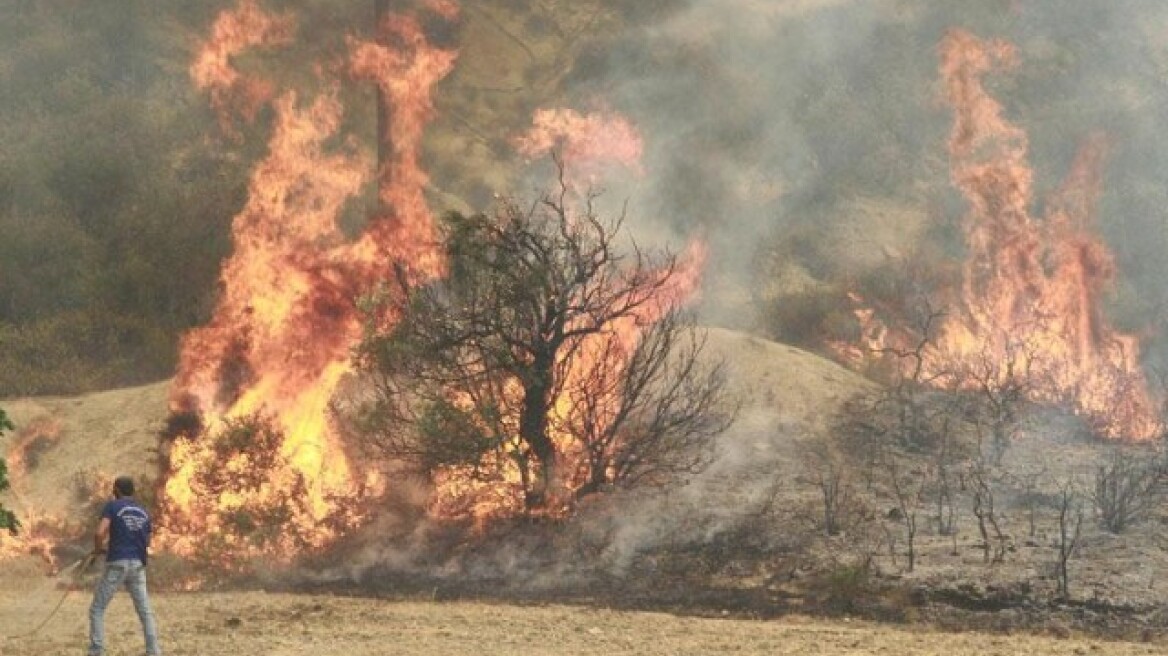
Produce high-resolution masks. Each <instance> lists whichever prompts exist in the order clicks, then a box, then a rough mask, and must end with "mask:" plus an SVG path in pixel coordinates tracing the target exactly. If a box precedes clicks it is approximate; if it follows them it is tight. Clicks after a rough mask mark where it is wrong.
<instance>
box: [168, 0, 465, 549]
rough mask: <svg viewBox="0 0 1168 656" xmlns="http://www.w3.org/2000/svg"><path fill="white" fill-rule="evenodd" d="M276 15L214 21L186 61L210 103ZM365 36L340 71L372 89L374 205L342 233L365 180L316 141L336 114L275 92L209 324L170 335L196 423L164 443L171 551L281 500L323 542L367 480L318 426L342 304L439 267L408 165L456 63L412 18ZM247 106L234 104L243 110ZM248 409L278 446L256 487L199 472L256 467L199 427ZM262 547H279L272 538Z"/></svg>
mask: <svg viewBox="0 0 1168 656" xmlns="http://www.w3.org/2000/svg"><path fill="white" fill-rule="evenodd" d="M432 4H434V3H432ZM452 7H453V5H451V3H436V4H434V9H435V10H441V14H442V15H443V16H448V17H453V16H454V15H455V14H454V12H453V10H452ZM287 20H288V19H286V18H285V19H279V20H278V19H276V18H273V17H271V16H268V15H266V14H264V13H263V12H262V11H261V10H260V9H259V8H258V7H257V6H256V5H255V3H254V2H251V1H250V0H244V2H243V3H242V4H241V5H240V7H239V8H238V9H237V10H235V11H231V12H226V13H225V14H224V15H223V16H222V17H221V18H220V19H219V20H218V21H216V24H215V31H214V34H213V37H212V39H211V40H209V41H208V42H207V44H205V46H204V48H203V50H202V52H201V54H200V55H199V57H198V59H197V62H198V63H197V64H196V66H195V67H193V68H192V72H193V75H194V77H195V80H196V83H198V84H199V85H200V87H203V88H207V89H208V90H209V91H210V93H211V97H212V103H213V104H215V105H217V106H219V105H222V104H223V103H225V102H226V99H230V98H232V97H233V93H230V91H231V90H232V89H235V88H237V87H238V86H239V84H240V83H239V80H240V79H241V77H240V75H239V74H238V73H236V72H235V71H234V69H232V68H231V66H230V65H229V64H228V63H227V60H228V59H229V57H230V55H231V54H234V53H237V52H239V50H240V49H241V48H243V47H245V46H248V45H255V44H262V43H269V42H271V40H272V38H273V37H272V35H273V34H280V35H283V34H284V32H283V31H282V30H277V29H276V28H275V27H274V26H276V25H285V24H286V21H287ZM379 30H380V36H379V40H378V43H366V42H362V41H359V40H357V39H352V40H351V41H350V62H349V69H350V71H351V73H352V74H353V75H355V76H357V77H360V78H366V79H372V80H374V81H375V82H376V83H377V84H378V85H379V87H380V88H381V89H382V90H383V92H384V94H383V96H382V97H383V99H384V101H385V103H386V105H387V107H386V113H387V114H388V115H389V116H390V117H391V120H390V121H389V122H388V126H387V127H386V128H385V130H384V133H383V134H382V135H380V136H381V137H382V138H384V139H387V140H389V141H390V142H391V143H392V145H393V150H392V152H393V156H392V158H391V159H390V160H389V161H388V162H386V163H385V164H384V166H383V168H382V169H381V171H379V172H378V178H377V183H378V187H379V198H380V201H381V208H380V210H379V212H378V214H377V216H375V217H374V218H373V219H372V220H371V221H370V224H369V227H368V228H367V230H366V231H365V233H364V234H363V235H362V236H361V237H360V238H359V239H357V240H356V241H350V240H347V239H346V238H345V236H344V234H343V233H342V232H341V230H340V228H339V225H338V219H339V216H340V214H341V211H342V209H343V207H344V205H345V203H346V202H348V201H349V200H350V199H351V198H352V197H353V196H354V195H356V194H357V193H358V192H359V190H360V189H361V187H362V185H364V184H365V183H366V182H367V181H368V180H367V179H368V177H369V175H368V173H367V172H368V171H370V170H371V169H372V168H373V166H372V158H371V157H370V156H368V155H367V154H364V153H362V152H361V149H360V148H358V147H357V146H355V145H353V144H350V143H343V144H342V145H341V146H340V147H337V146H335V145H333V146H326V145H325V144H326V143H328V142H329V141H330V140H334V138H335V136H336V134H337V132H338V129H339V126H340V122H341V119H342V115H343V110H342V107H341V105H340V103H339V101H338V100H337V94H336V93H335V92H333V91H325V92H323V93H321V94H320V95H319V96H318V97H316V98H315V99H313V100H312V101H311V102H308V103H303V102H301V101H300V99H299V98H298V97H297V96H296V95H295V94H294V93H292V92H285V93H283V94H281V95H280V96H279V97H278V98H277V99H276V100H275V101H274V102H273V104H272V105H273V110H274V114H275V120H274V124H275V125H274V128H273V134H272V138H271V143H270V146H269V153H268V155H267V157H266V158H265V159H264V160H263V161H262V162H261V163H260V164H259V165H258V166H257V168H256V170H255V172H254V173H253V174H252V178H251V182H250V185H249V200H248V202H247V204H246V206H245V207H244V209H243V211H242V212H240V214H239V215H238V216H237V217H236V218H235V221H234V224H233V228H232V230H233V236H234V243H235V250H234V253H233V254H232V256H231V258H230V259H229V260H228V261H227V263H226V264H225V266H224V268H223V273H222V276H221V280H222V296H221V298H220V301H219V303H218V306H217V308H216V310H215V313H214V317H213V318H212V320H211V322H210V323H209V324H208V325H206V326H204V327H202V328H199V329H197V330H195V331H192V332H191V333H190V334H188V335H187V336H186V337H185V338H184V340H183V343H182V348H181V359H180V365H179V370H178V374H177V376H176V378H175V383H174V388H173V391H172V402H171V403H172V410H174V411H175V412H176V413H185V414H192V413H193V414H197V415H198V416H199V417H200V418H201V422H200V423H201V428H202V430H201V431H190V432H197V433H198V434H184V435H180V436H179V437H178V438H177V439H176V440H175V441H174V442H173V443H172V445H171V448H170V450H169V453H168V459H169V463H170V471H169V472H168V476H167V481H166V485H165V489H164V494H163V507H164V510H165V522H164V523H165V525H166V527H167V529H168V539H169V541H170V544H171V546H172V548H174V549H175V550H177V551H179V552H190V551H192V550H193V549H195V548H196V547H197V546H198V544H197V543H199V542H200V541H201V542H204V543H205V542H207V541H208V540H211V539H220V540H223V539H225V538H223V534H225V533H227V532H226V531H225V530H224V528H225V527H224V526H223V523H224V522H225V521H228V520H227V519H225V518H233V517H234V518H238V517H239V516H240V515H241V514H244V513H247V512H249V511H254V510H255V509H266V508H271V507H273V505H278V506H279V505H280V504H281V503H282V502H283V501H287V500H293V501H295V503H291V504H283V505H282V506H280V507H281V508H283V511H284V512H286V513H287V512H290V516H287V517H283V518H282V520H283V521H284V523H285V529H286V531H285V533H286V534H289V535H292V536H294V537H295V538H296V541H297V543H298V544H307V545H308V546H320V545H323V544H326V543H327V542H328V541H330V540H331V539H333V538H334V537H335V534H334V531H335V530H336V528H337V524H338V522H337V521H328V520H337V518H338V517H341V518H344V517H345V516H346V513H349V512H351V510H352V507H353V506H354V504H355V502H356V501H357V499H358V497H359V496H360V495H361V494H362V493H363V492H366V491H368V488H369V486H371V485H373V486H375V485H377V481H376V480H374V479H371V478H369V477H367V476H365V475H362V474H361V473H360V472H357V471H355V467H354V466H353V464H352V463H351V462H350V461H349V459H348V457H347V456H346V453H345V451H344V449H343V445H342V444H341V443H340V442H339V440H338V438H337V436H336V434H335V432H334V430H333V429H332V428H331V427H330V425H329V422H328V404H329V402H330V399H331V398H332V395H333V392H334V390H335V389H336V386H337V384H338V382H339V381H340V380H341V378H342V377H343V376H344V375H345V373H346V372H348V371H349V367H350V365H349V356H350V349H351V348H352V345H353V344H354V343H355V342H356V340H357V339H358V338H359V336H360V323H359V320H358V312H357V308H356V306H355V303H354V299H355V298H357V297H358V296H359V294H361V293H362V292H363V291H364V290H366V289H367V288H368V287H369V286H370V285H372V284H373V283H374V282H375V281H376V280H377V279H378V278H379V277H381V276H384V275H385V273H386V271H387V267H388V266H389V265H390V264H391V263H393V262H408V263H409V264H410V265H411V267H412V268H414V269H415V270H419V271H422V272H424V273H431V274H432V273H433V272H435V271H436V270H437V269H438V263H439V256H438V253H437V249H436V248H435V241H436V240H435V237H434V235H433V231H434V227H433V226H434V224H433V220H432V218H431V216H430V213H429V210H428V208H427V207H426V205H425V202H424V199H423V195H422V194H423V189H424V186H425V184H426V176H425V174H424V173H423V172H422V171H421V168H420V166H419V165H418V160H419V150H420V147H421V135H422V133H423V130H424V126H425V124H426V122H427V121H428V120H429V118H430V114H431V104H430V93H431V90H432V88H433V86H434V84H435V83H436V82H437V81H438V80H440V79H442V78H443V77H444V76H445V75H446V74H447V73H449V71H450V70H451V68H452V66H453V62H454V59H455V57H456V54H455V53H453V52H449V51H445V50H441V49H438V48H434V47H432V46H431V45H430V44H428V43H427V42H426V39H425V38H424V36H423V32H422V29H421V27H420V23H419V21H418V19H417V18H415V17H413V16H406V15H402V16H398V15H395V16H390V17H389V18H387V20H386V21H385V23H384V24H383V25H381V26H379ZM289 38H290V36H289ZM326 86H327V85H326ZM248 98H251V96H248ZM249 108H250V105H248V104H247V103H245V104H244V105H243V108H242V109H243V111H244V112H245V113H246V112H247V111H248V110H249ZM257 416H263V417H270V418H271V422H272V424H273V426H272V428H273V429H274V431H275V432H276V433H277V434H278V435H279V436H280V437H281V439H282V444H281V445H280V446H279V454H278V455H279V457H278V458H275V459H274V460H271V461H265V468H266V469H267V470H268V471H265V472H262V473H261V474H262V476H263V477H264V478H265V480H264V481H263V482H262V484H260V485H258V486H253V487H254V488H255V489H251V488H248V490H247V493H246V494H244V493H243V492H242V491H241V489H242V488H241V487H240V485H233V484H226V485H225V484H223V477H222V476H214V477H210V476H208V475H207V474H208V472H212V471H226V472H227V473H228V474H230V473H231V472H232V471H233V469H232V468H237V469H238V470H239V471H238V473H239V474H240V475H242V474H243V473H245V472H244V469H246V468H251V469H255V468H256V467H258V466H259V465H257V463H256V462H255V458H254V455H253V454H249V453H247V448H245V447H246V446H247V445H240V448H238V449H235V450H234V451H233V450H232V449H231V448H226V447H225V445H224V444H222V443H221V441H217V440H216V439H214V437H213V436H215V435H216V434H217V433H218V432H220V431H223V430H225V429H226V428H228V427H229V426H230V425H231V422H232V421H233V420H239V419H244V418H249V417H257ZM228 446H231V445H228ZM252 473H253V474H254V472H252ZM208 480H214V481H216V482H217V484H215V485H212V484H210V483H208ZM289 509H290V510H289ZM256 512H258V511H256ZM228 542H229V544H228V545H227V546H229V547H237V548H242V546H241V545H237V544H230V540H228ZM273 545H274V547H275V548H276V549H278V550H284V548H285V547H287V546H289V545H287V544H284V543H283V542H281V541H280V540H276V541H274V543H273Z"/></svg>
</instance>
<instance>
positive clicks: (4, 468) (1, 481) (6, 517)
mask: <svg viewBox="0 0 1168 656" xmlns="http://www.w3.org/2000/svg"><path fill="white" fill-rule="evenodd" d="M13 428H15V426H13V425H12V422H11V421H9V419H8V415H7V414H5V413H4V409H3V408H0V434H3V432H4V431H6V430H12V429H13ZM8 487H9V483H8V463H6V462H4V459H3V458H0V492H3V491H5V490H7V489H8ZM0 529H7V530H8V532H9V533H11V534H12V535H16V533H17V531H19V530H20V520H18V519H16V514H15V513H13V512H12V511H11V510H8V509H7V508H5V507H4V505H3V504H0Z"/></svg>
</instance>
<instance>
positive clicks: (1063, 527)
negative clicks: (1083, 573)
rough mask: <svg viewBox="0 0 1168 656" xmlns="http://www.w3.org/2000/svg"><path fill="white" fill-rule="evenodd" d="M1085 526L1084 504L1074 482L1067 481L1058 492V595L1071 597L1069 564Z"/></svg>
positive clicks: (1056, 567) (1056, 566)
mask: <svg viewBox="0 0 1168 656" xmlns="http://www.w3.org/2000/svg"><path fill="white" fill-rule="evenodd" d="M1082 527H1083V505H1082V503H1080V501H1079V495H1078V493H1076V492H1075V487H1074V484H1073V482H1071V481H1066V482H1064V483H1063V484H1062V485H1060V486H1059V492H1058V543H1057V544H1056V545H1055V546H1056V548H1057V549H1058V552H1057V556H1058V560H1057V561H1056V562H1055V576H1056V578H1057V579H1058V596H1059V598H1060V599H1070V596H1071V593H1070V586H1071V575H1070V569H1069V567H1068V564H1069V562H1070V560H1071V557H1072V556H1074V555H1075V549H1076V548H1077V547H1078V546H1079V537H1080V535H1081V529H1082Z"/></svg>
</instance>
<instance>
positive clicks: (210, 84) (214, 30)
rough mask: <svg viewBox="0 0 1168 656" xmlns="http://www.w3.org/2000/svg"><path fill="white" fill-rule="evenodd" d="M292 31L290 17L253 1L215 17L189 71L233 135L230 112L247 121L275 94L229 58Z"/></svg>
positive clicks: (274, 41) (284, 38)
mask: <svg viewBox="0 0 1168 656" xmlns="http://www.w3.org/2000/svg"><path fill="white" fill-rule="evenodd" d="M292 30H293V20H292V17H291V16H289V15H280V16H276V15H272V14H268V13H265V12H264V11H263V10H262V9H260V8H259V6H258V5H257V4H256V3H255V0H242V1H241V2H240V5H239V8H238V9H236V10H234V11H224V12H223V13H221V14H219V16H218V17H217V18H216V19H215V23H214V25H212V27H211V38H210V39H208V40H207V42H206V43H204V44H203V46H202V48H201V49H200V50H199V53H198V55H197V56H196V58H195V61H194V63H193V64H191V69H190V74H191V78H192V79H193V80H194V81H195V86H196V87H198V88H199V89H203V90H206V91H209V92H210V94H211V107H212V108H213V109H214V110H215V111H216V113H217V114H218V115H219V124H220V126H221V127H222V128H223V130H224V131H225V132H226V133H228V134H234V129H233V127H232V120H231V117H232V112H233V111H235V112H239V113H240V114H241V115H242V116H243V117H244V118H245V119H246V120H247V121H248V122H250V121H252V120H254V119H255V116H256V114H257V113H258V112H259V110H260V108H261V107H263V106H264V105H265V104H267V103H268V102H269V101H271V100H272V98H273V97H274V94H275V91H274V87H273V86H272V85H271V84H270V83H268V82H267V81H265V80H262V79H258V78H255V77H251V76H246V75H244V74H242V73H240V72H239V71H238V70H236V69H235V67H233V66H232V65H231V58H232V57H234V56H236V55H238V54H240V53H241V52H243V51H245V50H247V49H248V48H251V47H254V46H276V45H283V44H286V43H289V42H290V41H291V40H292Z"/></svg>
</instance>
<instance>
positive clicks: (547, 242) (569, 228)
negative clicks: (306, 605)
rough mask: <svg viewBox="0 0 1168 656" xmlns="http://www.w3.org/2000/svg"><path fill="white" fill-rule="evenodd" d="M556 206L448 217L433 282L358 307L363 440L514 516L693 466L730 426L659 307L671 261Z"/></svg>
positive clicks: (593, 217)
mask: <svg viewBox="0 0 1168 656" xmlns="http://www.w3.org/2000/svg"><path fill="white" fill-rule="evenodd" d="M571 197H572V193H571V192H570V191H569V189H568V187H567V185H566V184H564V183H563V182H561V184H560V187H559V189H558V190H557V192H556V193H555V194H553V195H547V196H544V197H543V198H541V199H540V200H539V201H537V202H534V203H531V204H528V205H520V204H519V203H518V202H515V201H512V200H503V201H501V202H500V203H499V206H498V208H497V210H496V211H495V212H493V213H491V214H475V215H471V216H466V215H462V214H458V213H452V214H449V215H448V216H446V217H445V222H444V235H443V237H444V244H445V249H446V261H447V262H448V266H449V269H448V273H447V275H446V276H445V277H444V278H443V279H441V280H436V281H431V282H426V283H420V284H419V283H415V282H413V281H411V280H410V279H409V277H408V276H407V275H404V274H403V273H401V272H399V273H398V275H396V276H394V277H393V279H392V280H391V281H390V283H389V284H388V285H386V286H385V287H384V288H383V290H382V292H381V293H379V294H378V295H376V297H374V298H370V299H367V303H366V306H365V311H366V317H367V318H368V320H369V323H368V326H367V328H368V329H367V331H366V336H365V338H364V340H363V342H362V344H361V346H360V348H359V352H358V362H359V364H360V366H361V368H362V369H363V370H364V371H365V372H367V373H368V374H369V376H370V379H371V380H372V381H373V383H374V384H373V386H372V387H373V391H372V394H371V395H370V398H369V399H367V400H366V402H364V403H362V404H359V407H358V408H357V409H356V411H355V412H354V413H353V418H354V422H353V424H352V425H353V427H354V428H355V429H356V430H357V432H358V434H359V439H361V441H363V442H364V443H366V444H368V445H370V446H372V447H374V448H375V449H376V451H377V452H379V453H381V454H383V455H386V456H388V457H391V458H393V459H397V460H401V459H404V460H406V461H409V462H411V463H413V464H415V465H417V466H418V467H419V468H420V469H421V470H423V471H426V472H430V473H431V474H433V473H434V472H437V471H441V470H442V469H443V468H447V467H459V468H461V469H462V471H470V472H472V473H473V475H474V476H477V477H479V478H480V479H481V480H491V479H492V478H495V479H499V480H502V479H504V478H508V477H510V478H512V479H513V478H515V477H518V478H519V480H520V481H521V484H522V496H523V499H522V504H521V505H522V508H523V509H524V510H525V511H526V512H541V511H548V510H560V509H563V508H567V507H570V506H571V505H572V504H573V503H574V501H575V500H576V499H577V498H579V497H583V496H586V495H588V494H592V493H595V492H598V491H601V490H603V489H606V488H608V487H610V486H623V485H630V486H631V485H638V484H643V483H648V482H656V481H662V480H665V479H668V478H670V477H671V476H675V475H678V474H682V473H684V472H692V471H695V470H697V469H699V468H700V467H701V466H702V465H703V464H704V462H705V461H706V456H707V455H708V449H707V447H708V446H709V444H710V443H711V440H712V438H713V437H714V436H716V435H717V434H718V433H720V432H721V431H722V430H724V429H725V428H726V427H727V426H728V425H729V422H730V421H731V420H732V418H733V410H732V408H731V407H730V406H729V405H728V403H727V397H726V394H725V388H724V376H723V374H722V370H721V365H720V364H717V363H713V364H707V361H706V360H705V359H703V358H702V353H703V350H704V346H705V343H704V339H703V337H702V336H701V335H700V334H699V333H698V332H695V330H694V329H693V326H692V325H691V322H690V321H689V320H687V319H686V318H685V317H684V316H683V314H682V313H681V312H680V308H679V303H680V299H678V298H675V297H674V295H675V291H676V289H677V277H678V275H679V273H680V267H681V264H680V263H679V259H678V258H677V256H675V255H673V254H671V253H668V252H661V253H649V252H646V251H644V250H642V249H640V248H639V247H637V246H636V245H635V244H632V245H629V246H627V247H625V248H622V247H621V246H620V245H619V244H618V240H617V238H618V235H619V233H620V229H621V226H622V223H623V220H624V216H623V215H621V216H618V217H616V218H615V219H613V220H605V219H602V218H600V217H599V216H597V212H596V211H595V208H594V200H595V196H593V195H589V196H585V197H584V198H582V199H581V200H580V207H579V208H569V207H568V199H569V198H571ZM387 318H391V319H389V320H386V319H387ZM508 472H510V474H508Z"/></svg>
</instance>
